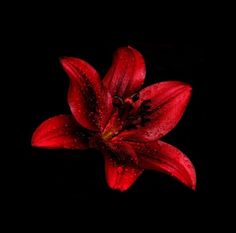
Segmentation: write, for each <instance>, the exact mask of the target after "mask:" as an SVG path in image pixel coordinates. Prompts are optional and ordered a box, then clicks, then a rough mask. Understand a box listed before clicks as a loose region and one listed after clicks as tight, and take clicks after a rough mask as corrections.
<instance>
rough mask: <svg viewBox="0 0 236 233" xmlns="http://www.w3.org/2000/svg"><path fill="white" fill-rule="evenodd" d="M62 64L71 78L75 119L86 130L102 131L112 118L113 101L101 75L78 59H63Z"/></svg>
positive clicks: (70, 103)
mask: <svg viewBox="0 0 236 233" xmlns="http://www.w3.org/2000/svg"><path fill="white" fill-rule="evenodd" d="M61 63H62V65H63V68H64V69H65V71H66V72H67V74H68V75H69V77H70V87H69V92H68V102H69V105H70V109H71V112H72V113H73V115H74V117H75V119H76V120H77V121H78V122H79V124H80V125H82V126H83V127H84V128H87V129H90V130H94V131H97V130H99V129H100V130H101V129H102V128H103V127H104V125H105V124H106V122H107V120H108V118H109V116H110V113H111V110H112V99H111V96H110V94H109V93H108V91H106V89H105V88H104V87H103V86H102V82H101V80H100V77H99V74H98V73H97V71H96V70H95V69H94V68H93V67H92V66H90V65H89V64H88V63H86V62H85V61H83V60H81V59H78V58H71V57H67V58H62V59H61Z"/></svg>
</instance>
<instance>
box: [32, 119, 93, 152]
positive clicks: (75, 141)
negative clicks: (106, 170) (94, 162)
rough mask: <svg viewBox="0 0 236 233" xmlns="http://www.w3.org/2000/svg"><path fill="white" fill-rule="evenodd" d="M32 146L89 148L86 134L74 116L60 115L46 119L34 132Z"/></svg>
mask: <svg viewBox="0 0 236 233" xmlns="http://www.w3.org/2000/svg"><path fill="white" fill-rule="evenodd" d="M32 146H35V147H41V148H48V149H61V148H65V149H81V150H83V149H87V148H88V145H87V142H86V135H85V134H84V133H83V131H82V129H81V128H80V127H78V123H77V122H76V120H75V119H74V118H73V116H68V115H59V116H55V117H52V118H49V119H47V120H46V121H44V122H43V123H42V124H41V125H40V126H39V127H38V128H37V129H36V130H35V132H34V134H33V137H32Z"/></svg>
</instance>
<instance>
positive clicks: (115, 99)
mask: <svg viewBox="0 0 236 233" xmlns="http://www.w3.org/2000/svg"><path fill="white" fill-rule="evenodd" d="M112 104H113V106H115V107H118V108H119V107H121V106H122V105H123V104H124V101H123V99H122V98H121V97H120V96H118V95H115V96H113V100H112Z"/></svg>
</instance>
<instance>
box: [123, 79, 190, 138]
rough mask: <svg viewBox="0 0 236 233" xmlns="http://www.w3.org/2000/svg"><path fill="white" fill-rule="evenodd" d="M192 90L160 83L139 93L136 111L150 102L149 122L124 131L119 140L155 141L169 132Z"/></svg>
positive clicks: (181, 85)
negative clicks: (142, 104)
mask: <svg viewBox="0 0 236 233" xmlns="http://www.w3.org/2000/svg"><path fill="white" fill-rule="evenodd" d="M191 91H192V88H191V86H189V85H188V84H185V83H182V82H176V81H169V82H160V83H157V84H154V85H151V86H149V87H147V88H145V89H143V90H142V91H141V92H140V99H139V100H138V102H137V103H136V106H135V109H136V110H137V109H138V107H139V106H140V105H141V103H142V102H143V101H145V100H150V104H149V105H150V109H149V110H148V111H149V113H148V115H147V117H148V119H149V121H148V122H146V123H145V125H144V126H143V127H140V128H138V129H134V130H129V131H128V130H127V131H124V132H123V133H121V134H120V135H119V138H120V139H121V138H122V139H123V140H128V141H140V142H142V141H150V140H151V141H155V140H157V139H159V138H161V137H163V136H164V135H166V134H167V133H168V132H170V131H171V130H172V129H173V128H174V127H175V126H176V125H177V123H178V122H179V120H180V119H181V117H182V115H183V113H184V111H185V109H186V107H187V105H188V102H189V99H190V97H191Z"/></svg>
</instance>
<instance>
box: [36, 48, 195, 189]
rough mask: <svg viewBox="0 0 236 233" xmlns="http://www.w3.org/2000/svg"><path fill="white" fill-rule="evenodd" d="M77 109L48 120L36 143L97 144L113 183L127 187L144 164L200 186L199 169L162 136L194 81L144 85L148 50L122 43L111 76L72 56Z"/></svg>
mask: <svg viewBox="0 0 236 233" xmlns="http://www.w3.org/2000/svg"><path fill="white" fill-rule="evenodd" d="M61 63H62V65H63V67H64V69H65V71H66V73H67V74H68V76H69V78H70V87H69V92H68V102H69V106H70V109H71V112H72V115H59V116H55V117H52V118H50V119H48V120H46V121H45V122H43V123H42V124H41V125H40V126H39V127H38V128H37V129H36V131H35V132H34V134H33V137H32V145H33V146H36V147H42V148H50V149H51V148H52V149H54V148H57V149H58V148H66V149H81V150H82V149H86V148H96V149H98V150H100V151H101V152H102V154H103V155H104V159H105V171H106V179H107V183H108V185H109V186H110V187H111V188H112V189H117V190H120V191H125V190H127V189H128V188H129V187H130V186H131V185H132V184H133V183H134V182H135V180H136V179H137V178H138V177H139V176H140V175H141V174H142V172H143V170H144V169H152V170H156V171H161V172H164V173H167V174H169V175H171V176H173V177H174V178H176V179H177V180H179V181H180V182H182V183H183V184H185V185H186V186H188V187H190V188H192V189H195V188H196V175H195V170H194V167H193V165H192V163H191V162H190V160H189V159H188V158H187V157H186V156H185V155H184V154H183V153H182V152H181V151H180V150H178V149H177V148H175V147H173V146H171V145H169V144H167V143H165V142H163V141H160V138H161V137H163V136H164V135H166V134H167V133H168V132H169V131H171V130H172V129H173V128H174V127H175V126H176V124H177V123H178V122H179V120H180V118H181V117H182V115H183V113H184V111H185V108H186V106H187V104H188V102H189V99H190V96H191V87H190V86H189V85H188V84H185V83H182V82H177V81H168V82H161V83H156V84H154V85H151V86H149V87H146V88H144V89H142V90H141V91H140V88H141V86H142V84H143V82H144V78H145V74H146V70H145V63H144V60H143V57H142V55H141V54H140V53H139V52H138V51H137V50H135V49H133V48H131V47H125V48H120V49H118V51H117V52H116V54H115V56H114V61H113V64H112V66H111V68H110V69H109V71H108V73H107V74H106V75H105V78H104V79H103V80H102V81H101V80H100V76H99V74H98V73H97V71H96V70H95V69H94V68H93V67H91V66H90V65H89V64H88V63H86V62H85V61H83V60H81V59H78V58H71V57H66V58H62V59H61Z"/></svg>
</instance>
